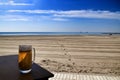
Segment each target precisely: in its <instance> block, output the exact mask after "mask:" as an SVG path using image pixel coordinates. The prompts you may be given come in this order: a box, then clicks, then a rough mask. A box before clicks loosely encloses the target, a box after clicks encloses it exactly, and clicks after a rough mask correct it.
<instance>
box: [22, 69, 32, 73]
mask: <svg viewBox="0 0 120 80" xmlns="http://www.w3.org/2000/svg"><path fill="white" fill-rule="evenodd" d="M20 72H21V73H23V74H26V73H29V72H31V69H29V70H20Z"/></svg>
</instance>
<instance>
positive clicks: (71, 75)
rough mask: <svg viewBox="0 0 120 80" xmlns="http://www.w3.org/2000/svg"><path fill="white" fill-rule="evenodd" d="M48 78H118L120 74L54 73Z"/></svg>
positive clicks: (104, 79)
mask: <svg viewBox="0 0 120 80" xmlns="http://www.w3.org/2000/svg"><path fill="white" fill-rule="evenodd" d="M53 74H54V77H53V78H50V79H49V80H120V76H110V75H99V74H96V75H95V74H77V73H56V72H53Z"/></svg>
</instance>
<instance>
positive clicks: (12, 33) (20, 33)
mask: <svg viewBox="0 0 120 80" xmlns="http://www.w3.org/2000/svg"><path fill="white" fill-rule="evenodd" d="M112 34H120V33H103V32H0V36H23V35H24V36H29V35H112Z"/></svg>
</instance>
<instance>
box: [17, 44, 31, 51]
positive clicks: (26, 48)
mask: <svg viewBox="0 0 120 80" xmlns="http://www.w3.org/2000/svg"><path fill="white" fill-rule="evenodd" d="M31 50H32V45H19V51H31Z"/></svg>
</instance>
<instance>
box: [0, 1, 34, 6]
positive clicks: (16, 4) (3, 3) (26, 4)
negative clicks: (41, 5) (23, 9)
mask: <svg viewBox="0 0 120 80" xmlns="http://www.w3.org/2000/svg"><path fill="white" fill-rule="evenodd" d="M0 5H11V6H28V5H33V4H29V3H15V2H14V1H13V0H10V1H8V2H0Z"/></svg>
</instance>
